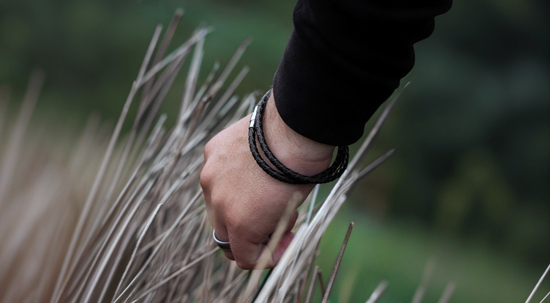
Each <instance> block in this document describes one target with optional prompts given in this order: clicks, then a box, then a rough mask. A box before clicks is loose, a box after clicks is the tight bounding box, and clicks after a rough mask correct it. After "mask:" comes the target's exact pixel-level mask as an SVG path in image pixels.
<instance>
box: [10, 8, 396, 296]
mask: <svg viewBox="0 0 550 303" xmlns="http://www.w3.org/2000/svg"><path fill="white" fill-rule="evenodd" d="M181 14H182V12H181V11H179V12H177V13H176V16H175V17H174V19H173V20H172V23H171V24H170V26H169V28H168V31H167V33H166V34H165V36H164V38H163V40H162V41H161V42H160V45H159V43H158V41H159V40H160V35H161V27H160V26H159V27H157V28H156V30H155V32H154V35H153V38H152V40H151V43H150V45H149V47H148V49H147V52H146V55H145V58H144V61H143V63H142V65H141V68H140V70H139V73H138V75H137V77H136V80H135V81H134V82H133V85H132V87H131V90H130V93H129V95H128V98H127V100H126V102H125V104H124V107H123V110H122V114H121V116H120V118H119V120H118V122H117V124H116V126H115V128H114V130H113V131H112V135H111V136H110V137H109V136H107V134H106V133H107V132H106V129H107V128H106V127H104V126H101V124H100V123H99V119H98V118H97V117H92V118H90V120H89V122H88V124H87V126H86V127H85V130H84V132H83V133H82V135H81V137H80V138H79V140H78V141H77V143H76V144H74V146H73V150H72V151H71V152H69V153H68V154H67V156H66V157H63V158H56V157H52V156H51V155H50V154H47V153H45V154H43V153H41V149H39V148H37V146H38V145H40V144H41V142H38V141H37V140H35V141H33V140H24V138H25V133H26V129H27V125H28V123H29V120H30V117H31V114H32V109H33V107H34V104H35V102H36V100H37V98H38V92H39V90H40V84H41V82H42V76H41V75H40V74H37V75H34V76H33V77H32V78H31V84H30V85H29V92H28V94H27V97H25V101H24V103H23V107H22V109H21V111H20V115H19V118H18V119H17V121H16V122H15V124H14V126H13V127H12V129H11V136H10V137H9V140H7V141H6V142H7V143H5V144H2V145H1V146H2V148H0V152H2V154H3V158H2V159H3V161H2V163H1V165H2V166H1V167H0V198H1V199H0V206H1V207H2V209H3V211H2V212H1V213H0V218H2V220H1V221H0V227H1V229H0V243H1V245H2V247H3V249H2V250H1V251H0V285H1V286H0V302H48V301H49V302H52V303H56V302H138V301H139V302H182V301H192V302H237V301H238V302H250V301H251V299H252V297H253V296H254V294H256V300H255V301H256V302H291V301H294V302H300V301H303V302H310V301H311V300H312V298H313V295H314V291H315V285H316V284H317V282H320V286H321V287H320V288H321V291H322V294H324V293H325V288H326V295H325V301H326V300H327V299H328V296H329V294H330V290H331V288H332V283H333V282H334V278H335V276H336V272H337V270H338V265H339V263H340V260H341V258H342V254H343V249H344V248H345V244H346V243H347V239H348V238H349V232H348V235H347V236H346V240H345V241H344V245H343V248H342V251H341V254H340V255H339V256H338V259H337V263H336V265H335V268H334V269H333V274H331V276H330V278H329V284H328V286H326V287H325V285H324V283H323V281H322V276H321V274H320V273H321V271H320V269H319V268H318V267H316V266H314V263H315V258H316V256H317V255H318V247H319V242H320V240H321V237H322V235H323V233H324V231H325V230H326V228H327V227H328V225H329V224H330V222H331V220H332V219H333V218H334V216H335V215H336V213H337V212H338V210H339V208H340V207H341V205H342V204H343V203H344V201H345V199H346V195H347V194H348V192H349V191H350V190H351V189H352V187H353V185H354V184H355V183H356V182H357V181H358V180H359V179H361V178H363V177H365V176H366V175H367V174H368V173H369V172H371V171H372V170H373V169H374V168H376V167H377V166H378V165H380V164H381V163H383V162H384V161H385V160H386V159H387V158H388V157H389V156H390V155H391V153H392V151H389V152H388V153H386V154H384V155H382V156H381V157H379V158H378V159H377V160H375V161H374V162H373V163H371V164H370V165H368V166H366V167H364V168H360V167H359V163H361V161H362V159H363V158H364V155H365V154H366V153H367V151H368V149H369V147H370V146H372V143H373V141H374V139H375V137H376V135H377V133H378V131H379V129H380V127H381V126H382V124H383V123H384V121H385V119H386V118H387V116H388V113H389V111H390V109H391V107H392V106H393V104H394V102H395V100H394V101H392V102H390V103H389V104H388V106H387V107H386V108H385V110H384V111H383V113H382V114H381V116H380V117H379V118H378V120H377V122H376V124H375V126H374V128H373V129H372V131H371V132H370V134H369V136H368V137H367V139H366V141H365V142H364V143H363V145H362V146H361V148H360V149H359V152H358V153H357V155H356V156H355V158H354V159H353V160H352V161H351V162H350V165H349V168H348V170H347V171H346V172H345V173H344V175H343V176H342V177H341V178H340V180H339V181H338V182H337V183H336V184H335V185H334V187H333V189H332V191H331V192H330V194H329V196H328V197H327V198H326V199H325V200H324V201H322V202H319V201H317V192H318V188H316V189H315V190H314V191H313V194H312V196H311V197H310V198H309V199H308V202H306V203H304V205H303V206H302V208H301V209H300V212H299V213H300V216H299V218H298V220H297V227H296V228H297V232H296V237H295V239H294V241H293V242H292V243H291V245H290V247H289V248H288V250H287V252H286V253H285V254H284V256H283V257H282V259H281V261H280V263H279V266H277V267H276V268H275V269H273V270H272V271H271V272H270V275H269V277H268V278H266V279H265V280H264V283H263V284H262V285H261V286H259V284H260V279H261V273H262V271H260V270H257V271H255V272H254V273H253V274H252V275H249V274H247V272H243V271H241V270H240V269H238V268H237V267H236V266H235V264H234V263H233V262H228V261H227V260H226V259H225V258H224V257H223V256H222V255H221V254H220V253H217V248H216V247H215V245H214V243H213V241H212V239H211V236H210V235H211V230H210V227H209V224H208V222H207V220H206V215H205V211H204V204H203V201H202V193H201V189H200V186H199V173H200V169H201V167H202V162H203V156H202V151H203V147H204V144H205V143H206V141H207V140H208V139H209V138H210V137H211V136H213V135H214V134H215V133H217V132H218V131H219V130H220V129H222V128H223V127H225V126H227V125H229V124H231V123H233V122H235V121H237V120H238V119H239V118H241V117H242V116H244V115H245V114H246V113H247V112H250V110H251V109H252V105H253V104H254V103H255V97H256V96H255V94H249V95H247V96H245V97H244V98H242V99H240V98H239V97H237V96H235V89H236V88H237V86H238V85H239V83H240V82H241V81H242V79H243V78H244V76H245V75H246V73H247V72H248V68H247V67H245V68H244V69H242V70H241V71H240V73H239V74H238V75H237V76H236V77H235V78H234V80H233V81H232V82H231V83H230V84H229V85H228V86H227V89H226V90H225V91H224V92H223V93H222V91H221V88H222V87H224V86H225V83H226V81H227V80H228V79H229V76H230V75H231V72H232V71H233V69H234V67H235V66H236V63H237V61H238V60H239V58H240V57H241V56H242V54H243V52H244V50H245V49H246V47H247V45H248V43H249V41H248V39H247V40H245V41H244V42H243V43H242V44H241V45H240V46H239V48H238V49H237V51H236V53H235V55H234V56H233V58H232V59H231V60H230V61H229V63H228V64H227V66H226V67H225V68H224V69H223V70H222V71H221V73H219V74H218V70H219V64H218V63H216V64H215V65H214V67H213V68H212V71H211V72H210V74H209V75H208V76H207V78H206V79H205V81H204V82H203V84H202V85H199V84H198V79H199V71H200V67H201V62H202V57H203V46H204V39H205V36H206V35H207V34H208V33H209V29H207V28H198V29H197V30H196V31H195V32H194V33H193V34H192V35H191V37H190V38H189V40H187V41H186V42H185V43H183V44H182V45H181V46H179V47H178V48H176V49H175V50H174V51H173V52H172V53H169V54H167V55H166V51H167V49H168V46H169V44H170V42H171V38H172V37H173V34H174V31H175V30H176V26H177V24H178V22H179V20H180V18H181ZM155 50H156V51H155ZM187 58H191V59H190V60H191V63H190V68H189V71H188V73H187V78H186V81H185V86H184V88H183V93H182V98H181V102H180V109H179V113H178V117H177V123H176V125H175V126H174V127H172V128H170V129H168V128H167V127H166V126H165V125H164V122H165V120H166V116H164V115H161V116H160V118H158V119H157V118H156V117H157V113H158V110H159V108H160V105H161V103H162V102H163V100H164V98H165V97H166V95H167V93H168V90H169V89H170V88H171V86H172V84H173V83H174V81H175V79H176V76H177V75H178V74H179V72H180V70H181V67H182V66H183V64H184V62H185V60H186V59H187ZM3 91H5V90H3ZM4 96H7V94H5V93H4V94H0V108H5V106H6V104H7V97H4ZM138 96H140V97H139V105H137V106H138V113H137V116H136V118H135V120H134V122H132V127H131V130H130V132H129V134H128V135H127V136H126V137H125V139H124V140H121V139H120V136H121V130H122V127H123V125H124V124H125V123H128V122H126V116H127V114H128V111H129V109H130V107H131V104H132V102H133V101H134V100H135V99H138ZM0 118H2V117H0ZM155 119H157V122H156V124H154V125H153V123H154V121H155ZM4 120H5V119H3V118H2V119H0V123H3V122H4ZM1 127H2V125H0V130H2V129H3V128H1ZM0 138H2V137H0ZM32 151H38V152H35V154H33V152H32ZM23 159H24V160H23ZM29 159H30V161H29ZM290 204H292V205H294V203H290ZM291 208H292V207H290V208H289V209H291ZM289 213H290V211H289ZM284 217H285V218H286V219H287V220H288V217H290V216H289V215H287V216H284ZM281 224H282V226H286V223H285V222H284V220H283V222H281ZM350 231H351V229H350ZM277 238H278V237H277V236H276V235H274V236H273V237H272V242H271V243H269V244H268V246H269V247H270V248H271V251H272V250H273V249H274V247H275V246H276V244H277V241H278V239H277ZM265 251H266V252H268V251H270V250H269V249H267V250H265ZM269 257H270V256H269V254H267V253H266V255H265V257H263V259H262V260H261V262H260V263H262V264H265V263H266V262H267V261H269ZM260 266H261V265H260ZM247 277H248V278H247ZM384 288H385V284H384V285H383V287H382V288H381V287H378V288H377V289H376V291H375V294H373V297H371V299H369V302H376V301H377V299H378V298H379V296H380V294H381V293H382V292H383V289H384Z"/></svg>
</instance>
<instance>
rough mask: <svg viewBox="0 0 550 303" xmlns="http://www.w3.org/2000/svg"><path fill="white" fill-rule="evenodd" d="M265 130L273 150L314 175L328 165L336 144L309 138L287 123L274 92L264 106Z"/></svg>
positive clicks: (292, 166) (302, 171) (285, 161)
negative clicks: (277, 105)
mask: <svg viewBox="0 0 550 303" xmlns="http://www.w3.org/2000/svg"><path fill="white" fill-rule="evenodd" d="M264 131H265V138H266V141H267V143H268V145H269V146H270V147H271V150H272V152H273V154H274V155H275V156H276V157H277V158H278V159H279V160H280V161H281V162H282V163H283V164H285V165H286V166H287V167H289V168H290V169H292V170H295V171H296V172H298V173H300V174H304V175H314V174H317V173H320V172H322V171H323V170H324V169H326V168H327V167H328V166H329V164H330V162H331V159H332V155H333V153H334V148H335V146H332V145H327V144H323V143H319V142H317V141H314V140H311V139H309V138H307V137H304V136H302V135H300V134H299V133H297V132H296V131H294V130H293V129H292V128H290V127H289V126H288V125H286V123H285V122H284V121H283V119H282V118H281V116H280V115H279V112H278V111H277V107H276V105H275V97H274V96H273V93H272V94H271V95H270V97H269V100H268V102H267V105H266V108H265V114H264Z"/></svg>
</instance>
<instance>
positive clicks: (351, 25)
mask: <svg viewBox="0 0 550 303" xmlns="http://www.w3.org/2000/svg"><path fill="white" fill-rule="evenodd" d="M450 6H451V1H450V0H439V1H352V0H338V1H328V0H300V1H299V2H298V4H297V6H296V9H295V12H294V24H295V30H294V31H293V33H292V35H291V38H290V40H289V43H288V45H287V48H286V50H285V54H284V56H283V59H282V61H281V64H280V66H279V69H278V71H277V73H276V75H275V78H274V81H273V90H274V93H275V96H276V101H277V108H278V110H279V113H280V115H281V117H282V119H283V120H284V121H285V123H286V124H287V125H289V126H290V127H291V128H292V129H293V130H295V131H296V132H298V133H300V134H302V135H303V136H306V137H308V138H310V139H313V140H315V141H318V142H322V143H326V144H330V145H348V144H351V143H353V142H355V141H357V140H358V139H359V138H360V137H361V135H362V132H363V127H364V124H365V123H366V122H367V120H368V119H369V118H370V117H371V116H372V114H373V113H374V112H375V111H376V110H377V108H378V107H379V106H380V105H381V104H382V103H383V102H384V101H385V100H386V99H387V98H388V97H389V96H390V95H391V94H392V93H393V91H394V90H395V89H396V88H397V87H398V86H399V81H400V80H401V78H402V77H404V76H405V75H406V74H407V73H409V72H410V70H411V69H412V67H413V65H414V49H413V44H414V43H416V42H418V41H420V40H422V39H425V38H426V37H428V36H429V35H430V34H431V33H432V31H433V29H434V18H435V16H437V15H439V14H442V13H444V12H445V11H447V10H448V9H449V8H450Z"/></svg>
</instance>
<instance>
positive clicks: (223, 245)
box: [212, 229, 231, 252]
mask: <svg viewBox="0 0 550 303" xmlns="http://www.w3.org/2000/svg"><path fill="white" fill-rule="evenodd" d="M212 238H214V241H215V242H216V244H218V247H219V248H220V249H221V250H223V251H227V252H231V245H229V242H225V241H220V239H218V238H217V237H216V230H215V229H214V230H212Z"/></svg>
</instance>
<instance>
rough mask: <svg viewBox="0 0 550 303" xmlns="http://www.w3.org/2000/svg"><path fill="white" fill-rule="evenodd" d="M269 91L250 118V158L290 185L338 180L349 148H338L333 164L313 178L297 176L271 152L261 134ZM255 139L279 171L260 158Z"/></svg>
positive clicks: (342, 171) (346, 163)
mask: <svg viewBox="0 0 550 303" xmlns="http://www.w3.org/2000/svg"><path fill="white" fill-rule="evenodd" d="M270 92H271V90H270V91H268V92H267V93H266V94H265V95H264V96H263V98H262V99H261V100H260V102H259V103H258V105H257V107H256V109H255V111H254V114H253V115H252V117H251V122H250V127H249V130H248V143H249V145H250V151H251V152H252V156H253V157H254V159H255V160H256V163H258V165H259V166H260V167H261V168H262V169H263V170H264V171H265V172H266V173H267V174H268V175H270V176H271V177H273V178H275V179H277V180H279V181H283V182H286V183H290V184H318V183H328V182H332V181H334V180H336V179H338V178H339V177H340V176H341V175H342V174H343V173H344V171H345V170H346V167H347V165H348V160H349V148H348V147H347V146H339V147H338V153H337V155H336V159H335V160H334V163H333V164H332V165H331V166H330V167H329V168H328V169H326V170H325V171H323V172H321V173H319V174H316V175H314V176H305V175H302V174H299V173H297V172H295V171H293V170H291V169H289V168H288V167H286V166H285V165H284V164H282V163H281V162H280V161H279V160H278V159H277V158H276V157H275V156H274V155H273V153H272V152H271V149H269V146H268V145H267V142H266V140H265V136H264V132H263V127H262V125H263V124H262V123H263V121H262V120H263V119H262V117H263V111H264V109H265V106H266V104H267V100H268V99H269V95H270ZM256 137H257V138H258V142H259V143H260V147H261V148H262V151H263V152H264V154H265V156H266V157H267V159H268V160H269V162H270V163H271V164H273V166H275V168H277V169H278V170H279V171H277V170H274V169H273V168H272V167H271V166H269V165H268V164H267V163H266V162H265V161H264V159H263V158H262V157H261V155H260V153H259V151H258V147H257V146H256Z"/></svg>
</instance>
